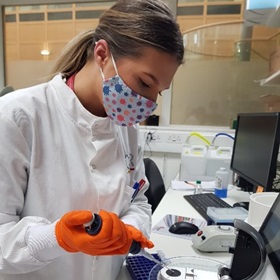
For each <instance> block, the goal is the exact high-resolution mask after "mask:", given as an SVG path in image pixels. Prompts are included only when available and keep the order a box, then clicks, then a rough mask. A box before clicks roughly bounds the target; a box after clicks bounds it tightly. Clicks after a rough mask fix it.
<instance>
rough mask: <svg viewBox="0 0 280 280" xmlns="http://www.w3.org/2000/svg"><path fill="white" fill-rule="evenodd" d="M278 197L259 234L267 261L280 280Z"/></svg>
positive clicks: (279, 197) (279, 207)
mask: <svg viewBox="0 0 280 280" xmlns="http://www.w3.org/2000/svg"><path fill="white" fill-rule="evenodd" d="M279 231H280V195H279V194H278V196H277V198H276V200H275V202H274V204H273V205H272V207H271V208H270V211H269V212H268V214H267V216H266V218H265V220H264V222H263V224H262V225H261V228H260V229H259V233H260V235H261V237H262V238H263V240H264V243H265V246H266V252H267V255H268V257H269V260H270V262H271V264H272V266H273V268H274V270H275V272H276V274H277V276H278V278H279V279H280V235H279Z"/></svg>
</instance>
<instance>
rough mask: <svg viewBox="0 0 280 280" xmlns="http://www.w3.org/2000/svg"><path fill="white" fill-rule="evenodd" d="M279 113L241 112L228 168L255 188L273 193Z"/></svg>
mask: <svg viewBox="0 0 280 280" xmlns="http://www.w3.org/2000/svg"><path fill="white" fill-rule="evenodd" d="M279 114H280V113H278V112H277V113H276V112H275V113H274V112H268V113H242V114H238V115H237V127H236V132H235V140H234V145H233V153H232V158H231V164H230V168H231V170H233V171H234V172H236V173H237V174H238V175H239V176H241V177H242V178H243V179H245V180H247V181H248V182H249V183H251V184H252V185H253V186H254V187H258V186H261V187H263V188H264V191H272V186H273V181H274V178H275V175H276V168H277V157H278V150H279V142H280V139H279V138H280V124H279Z"/></svg>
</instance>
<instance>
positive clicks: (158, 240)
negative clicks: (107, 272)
mask: <svg viewBox="0 0 280 280" xmlns="http://www.w3.org/2000/svg"><path fill="white" fill-rule="evenodd" d="M190 193H191V192H190V191H179V190H173V189H172V188H169V189H168V190H167V192H166V194H165V195H164V197H163V198H162V200H161V202H160V204H159V205H158V207H157V208H156V210H155V212H154V213H153V217H152V224H153V226H154V225H156V224H157V223H158V222H159V221H160V220H161V219H162V218H163V217H164V216H165V215H166V214H174V215H180V216H187V217H192V218H198V219H202V217H201V215H200V214H199V213H198V212H197V211H196V210H195V209H194V208H193V207H192V206H190V204H188V202H187V201H186V200H185V199H184V197H183V196H184V195H186V194H190ZM225 201H226V202H228V203H229V204H231V205H232V204H234V203H235V202H240V201H249V194H248V193H246V192H243V191H240V190H238V189H235V188H234V189H231V190H229V191H228V197H227V198H226V199H225ZM151 240H152V241H153V243H154V244H155V247H154V248H152V249H150V250H148V251H149V252H150V253H155V252H157V251H162V252H163V253H164V254H165V257H166V258H171V257H178V256H200V257H204V258H209V259H213V260H216V261H219V262H222V263H226V264H230V262H231V259H232V254H229V253H202V252H199V251H197V250H196V249H194V248H193V247H192V241H191V240H186V239H182V238H174V237H171V236H166V235H161V234H157V233H152V235H151ZM261 279H262V280H267V279H269V280H277V279H278V277H277V275H276V274H275V272H274V270H273V267H272V266H271V264H270V262H269V261H268V262H267V265H266V268H265V272H264V275H263V277H262V278H261ZM117 280H131V277H130V275H129V273H128V271H127V269H126V267H125V265H124V266H123V268H122V270H121V272H120V274H119V276H118V278H117Z"/></svg>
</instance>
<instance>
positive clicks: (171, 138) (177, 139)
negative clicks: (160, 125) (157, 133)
mask: <svg viewBox="0 0 280 280" xmlns="http://www.w3.org/2000/svg"><path fill="white" fill-rule="evenodd" d="M167 143H175V144H182V143H183V137H182V135H180V134H170V135H168V137H167Z"/></svg>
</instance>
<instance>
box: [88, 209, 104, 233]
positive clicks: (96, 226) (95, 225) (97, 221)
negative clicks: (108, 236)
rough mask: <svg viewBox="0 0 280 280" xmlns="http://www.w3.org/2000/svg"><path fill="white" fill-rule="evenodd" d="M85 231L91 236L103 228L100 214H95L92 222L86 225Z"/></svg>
mask: <svg viewBox="0 0 280 280" xmlns="http://www.w3.org/2000/svg"><path fill="white" fill-rule="evenodd" d="M84 226H85V230H86V232H87V233H88V234H89V235H96V234H98V233H99V232H100V230H101V227H102V219H101V217H100V216H99V215H98V214H93V217H92V220H91V221H90V222H89V223H88V224H85V225H84Z"/></svg>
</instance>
